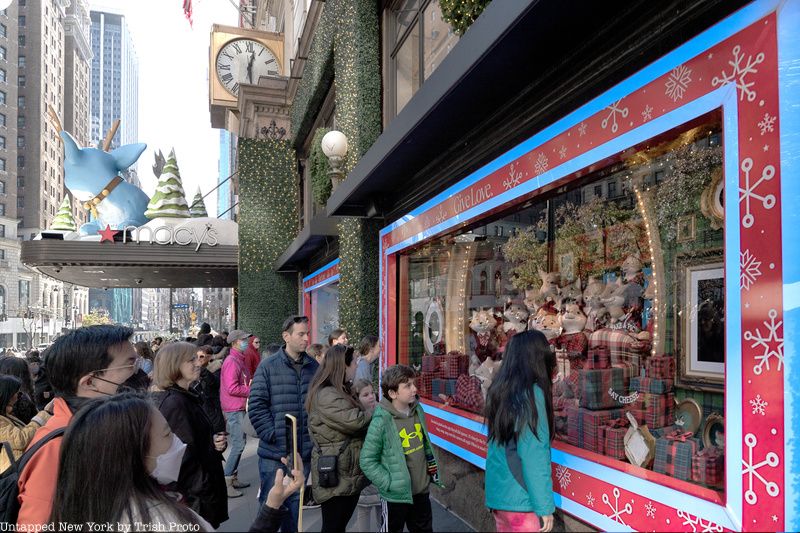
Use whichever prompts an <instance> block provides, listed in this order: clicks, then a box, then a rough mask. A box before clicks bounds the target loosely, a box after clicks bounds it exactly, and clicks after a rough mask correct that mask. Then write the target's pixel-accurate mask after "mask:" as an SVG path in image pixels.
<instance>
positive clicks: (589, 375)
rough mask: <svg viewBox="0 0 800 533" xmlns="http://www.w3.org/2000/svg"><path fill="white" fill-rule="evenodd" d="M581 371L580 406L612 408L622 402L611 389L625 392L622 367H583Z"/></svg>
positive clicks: (621, 392)
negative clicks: (612, 393)
mask: <svg viewBox="0 0 800 533" xmlns="http://www.w3.org/2000/svg"><path fill="white" fill-rule="evenodd" d="M579 373H580V387H579V388H580V406H581V407H586V408H588V409H611V408H613V407H619V406H620V403H619V402H618V401H617V399H615V398H614V397H613V396H612V395H611V394H609V392H608V391H609V389H610V390H613V391H614V392H616V393H617V394H624V393H625V392H626V391H625V386H624V381H623V371H622V369H621V368H603V369H583V370H580V371H579Z"/></svg>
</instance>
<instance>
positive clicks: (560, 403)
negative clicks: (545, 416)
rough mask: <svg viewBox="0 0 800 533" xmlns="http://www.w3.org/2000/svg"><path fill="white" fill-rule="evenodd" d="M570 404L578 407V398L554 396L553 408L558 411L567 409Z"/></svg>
mask: <svg viewBox="0 0 800 533" xmlns="http://www.w3.org/2000/svg"><path fill="white" fill-rule="evenodd" d="M570 406H574V407H578V400H576V399H575V398H566V397H564V396H559V397H558V398H553V409H554V410H556V411H560V410H563V409H566V408H567V407H570Z"/></svg>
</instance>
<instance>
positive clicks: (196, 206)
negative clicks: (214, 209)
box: [189, 185, 208, 218]
mask: <svg viewBox="0 0 800 533" xmlns="http://www.w3.org/2000/svg"><path fill="white" fill-rule="evenodd" d="M189 213H191V215H192V218H200V217H207V216H208V211H206V204H205V202H203V193H201V192H200V186H199V185H198V186H197V194H195V195H194V199H193V200H192V203H191V207H189Z"/></svg>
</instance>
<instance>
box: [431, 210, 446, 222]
mask: <svg viewBox="0 0 800 533" xmlns="http://www.w3.org/2000/svg"><path fill="white" fill-rule="evenodd" d="M445 220H447V213H446V212H445V210H444V207H442V206H441V205H440V206H439V209H438V210H437V211H436V214H435V215H434V216H433V223H434V224H441V223H442V222H444V221H445Z"/></svg>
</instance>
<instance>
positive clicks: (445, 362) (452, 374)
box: [439, 352, 469, 379]
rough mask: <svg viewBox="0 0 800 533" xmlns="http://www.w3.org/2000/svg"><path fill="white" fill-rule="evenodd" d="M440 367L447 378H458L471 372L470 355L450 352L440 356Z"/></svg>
mask: <svg viewBox="0 0 800 533" xmlns="http://www.w3.org/2000/svg"><path fill="white" fill-rule="evenodd" d="M439 368H440V369H441V372H442V377H444V378H445V379H457V378H458V376H460V375H461V374H466V373H467V372H469V357H467V356H466V355H464V354H463V353H460V352H449V353H447V354H445V355H443V356H441V357H439Z"/></svg>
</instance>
